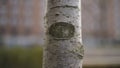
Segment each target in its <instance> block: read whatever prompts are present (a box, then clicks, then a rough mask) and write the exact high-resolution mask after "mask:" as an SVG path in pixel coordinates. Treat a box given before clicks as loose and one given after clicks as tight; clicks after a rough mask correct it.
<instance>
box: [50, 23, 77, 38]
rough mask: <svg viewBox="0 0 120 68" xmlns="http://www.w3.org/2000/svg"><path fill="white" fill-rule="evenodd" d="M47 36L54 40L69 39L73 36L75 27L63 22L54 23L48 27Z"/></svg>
mask: <svg viewBox="0 0 120 68" xmlns="http://www.w3.org/2000/svg"><path fill="white" fill-rule="evenodd" d="M48 30H49V35H51V36H52V37H53V38H54V39H62V40H63V39H70V38H71V37H73V36H74V33H75V27H74V26H73V25H72V24H69V23H65V22H58V23H54V24H52V25H51V26H50V28H49V29H48Z"/></svg>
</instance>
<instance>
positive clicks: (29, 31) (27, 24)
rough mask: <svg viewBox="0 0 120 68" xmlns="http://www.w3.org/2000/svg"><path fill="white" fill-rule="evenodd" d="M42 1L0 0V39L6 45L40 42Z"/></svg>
mask: <svg viewBox="0 0 120 68" xmlns="http://www.w3.org/2000/svg"><path fill="white" fill-rule="evenodd" d="M42 3H43V2H42V0H0V37H1V40H3V42H4V43H5V44H6V45H29V44H37V43H39V42H41V41H42V40H41V38H40V37H41V36H42V35H41V34H42V30H41V27H43V26H42V25H41V23H42V22H43V20H42V18H43V12H42V11H43V10H42V9H43V8H42V7H43V6H42V5H43V4H42Z"/></svg>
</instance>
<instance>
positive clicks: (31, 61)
mask: <svg viewBox="0 0 120 68" xmlns="http://www.w3.org/2000/svg"><path fill="white" fill-rule="evenodd" d="M42 55H43V50H42V48H41V47H33V48H22V47H14V48H0V68H42Z"/></svg>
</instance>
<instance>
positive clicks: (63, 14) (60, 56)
mask: <svg viewBox="0 0 120 68" xmlns="http://www.w3.org/2000/svg"><path fill="white" fill-rule="evenodd" d="M47 8H48V9H47V15H46V20H47V21H46V24H47V32H46V36H47V39H46V45H45V49H44V59H43V68H82V60H83V54H84V49H83V45H82V37H81V0H48V6H47Z"/></svg>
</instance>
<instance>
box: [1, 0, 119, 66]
mask: <svg viewBox="0 0 120 68" xmlns="http://www.w3.org/2000/svg"><path fill="white" fill-rule="evenodd" d="M119 3H120V0H82V33H83V34H82V36H83V44H84V46H85V57H84V64H83V66H84V68H120V13H119V12H120V8H119V7H120V4H119ZM45 13H46V0H0V68H41V65H42V62H41V61H42V48H41V47H42V46H44V44H45V41H44V37H45V28H44V16H45Z"/></svg>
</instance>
